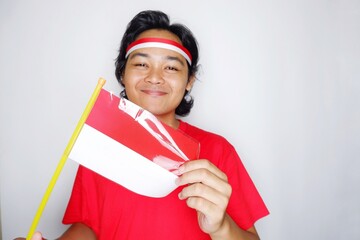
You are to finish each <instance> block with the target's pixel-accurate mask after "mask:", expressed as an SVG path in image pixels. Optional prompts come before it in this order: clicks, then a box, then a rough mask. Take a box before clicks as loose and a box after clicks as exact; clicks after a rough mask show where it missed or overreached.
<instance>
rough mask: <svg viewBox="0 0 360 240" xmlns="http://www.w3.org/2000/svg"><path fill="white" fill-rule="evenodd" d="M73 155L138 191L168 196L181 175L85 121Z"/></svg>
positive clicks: (78, 160) (104, 174)
mask: <svg viewBox="0 0 360 240" xmlns="http://www.w3.org/2000/svg"><path fill="white" fill-rule="evenodd" d="M69 158H70V159H72V160H74V161H76V162H78V163H79V164H81V165H83V166H85V167H87V168H89V169H91V170H93V171H95V172H97V173H98V174H100V175H102V176H105V177H106V178H108V179H110V180H112V181H114V182H117V183H119V184H121V185H122V186H124V187H126V188H128V189H130V190H131V191H134V192H136V193H138V194H141V195H145V196H149V197H164V196H166V195H168V194H169V193H170V192H172V191H173V190H175V189H176V188H177V185H176V184H175V179H176V178H177V176H176V175H175V174H173V173H171V172H169V171H167V170H165V169H164V168H162V167H161V166H159V165H157V164H155V163H154V162H152V161H150V160H149V159H147V158H145V157H143V156H142V155H140V154H138V153H137V152H135V151H133V150H131V149H130V148H128V147H126V146H124V145H123V144H121V143H119V142H117V141H115V140H113V139H112V138H110V137H108V136H106V135H105V134H103V133H101V132H99V131H98V130H96V129H94V128H92V127H91V126H89V125H87V124H85V125H84V126H83V128H82V130H81V133H80V134H79V136H78V138H77V140H76V144H75V145H74V147H73V149H72V151H71V153H70V155H69Z"/></svg>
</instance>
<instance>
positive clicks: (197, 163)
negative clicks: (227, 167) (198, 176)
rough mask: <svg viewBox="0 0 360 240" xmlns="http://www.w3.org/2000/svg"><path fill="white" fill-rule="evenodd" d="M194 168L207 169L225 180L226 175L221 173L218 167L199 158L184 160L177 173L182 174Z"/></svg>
mask: <svg viewBox="0 0 360 240" xmlns="http://www.w3.org/2000/svg"><path fill="white" fill-rule="evenodd" d="M196 169H207V170H209V171H210V172H212V173H213V174H215V175H216V176H218V177H219V178H221V179H223V180H225V181H227V176H226V174H225V173H223V172H222V171H221V170H220V169H219V168H217V167H216V166H215V165H214V164H212V163H211V162H210V161H209V160H206V159H201V160H192V161H188V162H185V163H184V164H183V165H181V166H180V168H179V173H180V174H183V173H186V172H190V171H193V170H196Z"/></svg>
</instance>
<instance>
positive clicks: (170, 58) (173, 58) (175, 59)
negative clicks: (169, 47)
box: [166, 56, 184, 66]
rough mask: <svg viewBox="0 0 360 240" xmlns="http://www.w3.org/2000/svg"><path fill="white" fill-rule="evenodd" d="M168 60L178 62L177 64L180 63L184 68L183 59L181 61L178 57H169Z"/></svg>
mask: <svg viewBox="0 0 360 240" xmlns="http://www.w3.org/2000/svg"><path fill="white" fill-rule="evenodd" d="M166 59H167V60H171V61H177V62H179V63H180V64H181V65H183V66H184V62H183V61H181V59H180V58H178V57H173V56H167V57H166Z"/></svg>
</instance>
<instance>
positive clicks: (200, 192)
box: [179, 183, 229, 211]
mask: <svg viewBox="0 0 360 240" xmlns="http://www.w3.org/2000/svg"><path fill="white" fill-rule="evenodd" d="M191 197H197V198H203V199H205V200H207V201H209V202H211V203H212V204H213V205H215V206H217V207H218V208H219V209H220V210H222V211H225V210H226V207H227V205H228V201H229V196H228V195H224V194H222V193H221V192H219V191H217V190H216V189H214V188H211V187H209V186H207V185H205V184H202V183H195V184H191V185H189V186H187V187H185V188H183V190H182V191H181V192H180V193H179V199H181V200H183V199H186V198H191Z"/></svg>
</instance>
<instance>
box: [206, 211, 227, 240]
mask: <svg viewBox="0 0 360 240" xmlns="http://www.w3.org/2000/svg"><path fill="white" fill-rule="evenodd" d="M230 231H231V224H230V221H229V216H228V215H227V214H226V215H225V218H224V221H223V222H222V224H221V226H220V227H219V228H218V229H217V230H216V231H215V232H213V233H210V237H211V239H212V240H217V239H219V240H222V239H229V237H230Z"/></svg>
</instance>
